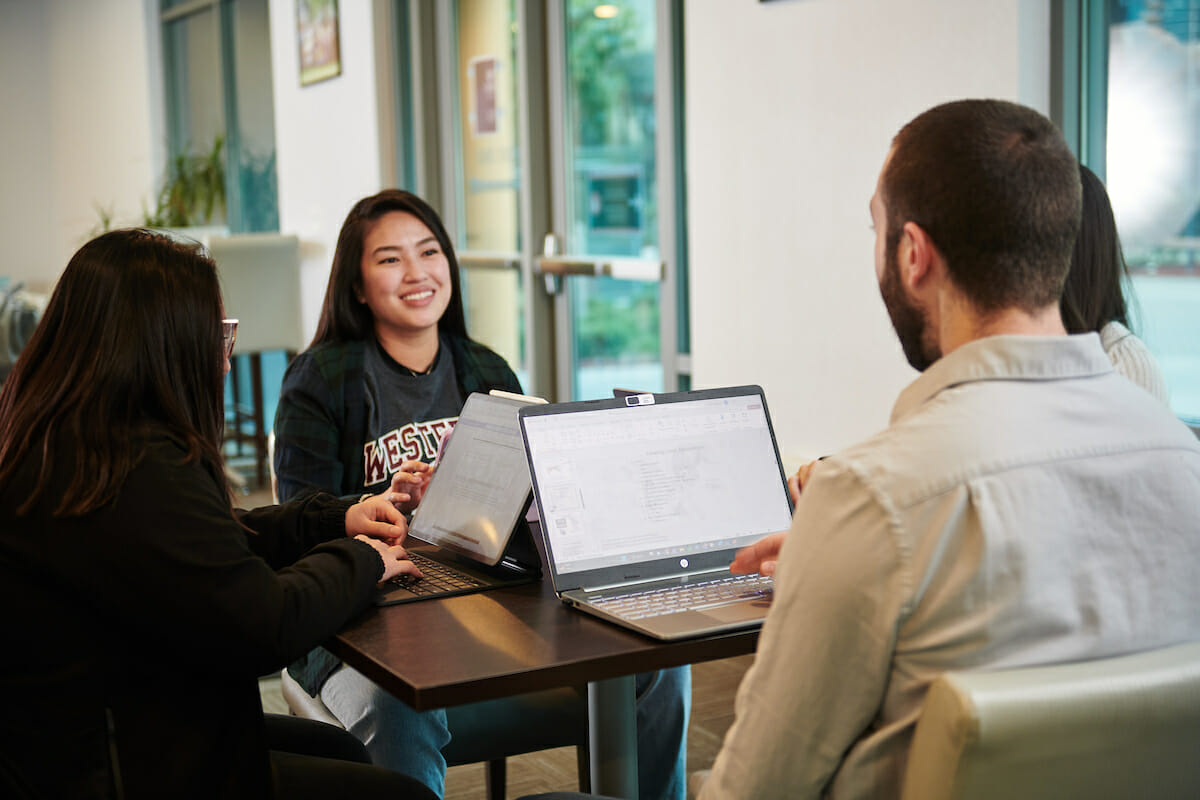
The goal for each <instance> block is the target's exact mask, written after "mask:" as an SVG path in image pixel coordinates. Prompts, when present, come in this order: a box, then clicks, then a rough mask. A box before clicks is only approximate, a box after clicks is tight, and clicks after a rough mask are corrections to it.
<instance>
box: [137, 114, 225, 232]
mask: <svg viewBox="0 0 1200 800" xmlns="http://www.w3.org/2000/svg"><path fill="white" fill-rule="evenodd" d="M224 150H225V137H224V136H218V137H216V139H214V140H213V145H212V149H210V150H209V151H208V152H206V153H195V154H193V153H180V154H178V155H176V156H175V158H174V159H173V160H172V162H171V163H170V165H169V166H168V170H167V179H166V181H165V182H164V183H163V187H162V189H161V190H159V193H158V197H157V199H156V203H155V207H154V210H153V211H152V212H151V211H145V210H144V209H143V220H142V224H143V225H145V226H146V227H147V228H185V227H188V226H191V225H204V224H207V223H209V222H211V221H212V220H213V217H214V215H216V216H224V214H225V155H224ZM218 212H219V213H218Z"/></svg>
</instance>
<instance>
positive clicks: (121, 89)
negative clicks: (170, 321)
mask: <svg viewBox="0 0 1200 800" xmlns="http://www.w3.org/2000/svg"><path fill="white" fill-rule="evenodd" d="M149 47H150V41H149V39H148V29H147V17H146V13H145V0H91V1H90V2H87V3H78V2H74V1H73V0H43V1H42V2H29V0H0V75H4V78H3V80H0V109H3V114H4V123H3V126H0V175H3V176H4V192H3V193H2V194H3V197H2V198H0V275H7V276H11V277H13V278H14V279H17V280H23V281H26V283H27V284H28V285H29V286H31V287H33V288H49V286H50V285H51V284H52V283H53V282H54V281H55V280H56V279H57V277H58V275H59V274H60V273H61V272H62V270H63V268H64V267H65V266H66V264H67V261H68V260H69V259H70V257H71V255H72V254H73V253H74V252H75V250H76V249H78V248H79V246H80V245H81V244H82V243H83V242H84V241H86V240H87V237H88V234H89V232H90V231H91V230H92V229H93V228H94V227H95V226H96V224H97V223H98V222H99V216H98V215H97V213H96V210H95V207H96V206H97V205H99V206H103V207H105V208H108V209H110V210H112V212H113V213H114V215H115V217H116V220H117V221H118V222H125V223H132V222H136V221H137V220H138V219H139V218H140V215H141V208H142V202H143V200H146V201H147V202H149V199H150V198H151V197H152V195H153V188H154V182H155V176H156V174H157V173H156V171H155V165H156V164H158V163H159V162H160V161H161V160H162V157H163V156H162V154H163V152H165V147H164V145H163V143H162V142H160V141H157V139H158V138H160V137H158V136H157V135H156V134H155V133H154V130H155V128H156V127H157V128H158V129H159V130H161V125H157V126H156V123H155V121H154V119H153V117H152V111H151V109H152V107H153V106H157V105H158V102H157V100H155V101H154V103H152V102H151V97H152V94H151V93H152V91H157V89H156V88H154V87H156V86H157V83H156V81H155V80H154V77H153V76H152V75H151V67H150V63H149V62H148V56H147V53H148V50H149Z"/></svg>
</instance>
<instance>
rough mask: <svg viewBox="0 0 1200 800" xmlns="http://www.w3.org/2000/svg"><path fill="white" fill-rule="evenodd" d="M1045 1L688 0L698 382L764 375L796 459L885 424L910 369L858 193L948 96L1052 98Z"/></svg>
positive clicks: (867, 190) (781, 432) (865, 193)
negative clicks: (887, 306)
mask: <svg viewBox="0 0 1200 800" xmlns="http://www.w3.org/2000/svg"><path fill="white" fill-rule="evenodd" d="M1048 5H1049V4H1047V3H1044V2H1038V1H1037V0H1029V1H1028V2H1027V1H1026V0H1022V1H1021V2H1018V0H1007V1H1006V2H988V3H974V2H960V1H959V0H906V2H895V0H781V1H777V2H771V3H766V4H760V3H759V2H757V0H737V1H736V2H732V1H731V0H689V2H688V3H687V6H686V17H685V46H686V81H687V89H686V92H687V97H686V101H687V148H688V152H687V161H688V163H687V166H688V213H689V220H688V231H689V253H690V259H691V261H690V267H691V319H692V366H693V382H694V384H695V385H696V386H698V387H701V386H715V385H722V384H737V383H761V384H762V385H763V387H764V389H765V390H766V392H767V400H768V402H769V403H770V406H771V415H772V417H773V419H774V421H775V425H776V435H777V437H778V439H779V442H780V448H781V450H782V451H783V453H784V457H785V460H786V461H788V462H790V463H791V464H795V463H796V462H797V461H799V460H802V459H807V458H810V457H813V456H817V455H821V454H824V453H829V452H833V451H835V450H837V449H839V448H841V447H844V446H846V445H848V444H851V443H852V442H854V441H856V440H858V439H861V438H863V437H864V436H867V435H869V434H870V433H872V432H874V431H876V430H878V429H880V428H882V427H884V426H885V425H886V424H887V421H888V415H889V413H890V410H891V405H892V402H893V400H894V399H895V396H896V393H897V392H898V391H899V390H900V389H901V388H902V387H903V386H904V385H905V384H906V383H907V382H908V381H910V380H912V378H914V377H915V375H916V373H915V372H913V371H912V370H911V369H910V368H909V367H908V366H907V364H906V362H905V361H904V357H903V354H902V353H901V351H900V347H899V344H898V343H897V342H896V339H895V336H894V334H893V333H892V329H891V325H890V323H889V322H888V319H887V314H886V312H885V311H884V308H883V303H882V301H881V300H880V299H879V292H878V288H877V286H876V281H875V276H874V271H873V255H872V247H873V243H874V238H873V234H872V232H871V230H870V229H869V224H870V217H869V215H868V211H867V203H868V200H869V198H870V196H871V193H872V191H873V190H874V186H875V180H876V177H877V176H878V171H879V167H880V166H881V164H882V161H883V158H884V156H885V155H886V153H887V150H888V147H889V145H890V141H891V137H892V136H893V135H894V134H895V133H896V131H897V130H898V129H899V128H900V127H901V126H902V125H903V124H904V123H905V122H907V121H908V120H909V119H911V118H912V117H913V116H915V115H916V114H918V113H920V112H921V111H923V110H925V109H926V108H928V107H930V106H932V105H935V104H937V103H939V102H942V101H945V100H951V99H956V98H962V97H999V98H1007V99H1015V100H1021V101H1022V102H1026V103H1028V104H1030V105H1033V106H1035V107H1037V108H1039V109H1040V110H1042V111H1046V110H1047V106H1048V92H1049V89H1048V85H1049V77H1048V69H1047V66H1046V65H1048V63H1049V56H1048V46H1049V11H1048Z"/></svg>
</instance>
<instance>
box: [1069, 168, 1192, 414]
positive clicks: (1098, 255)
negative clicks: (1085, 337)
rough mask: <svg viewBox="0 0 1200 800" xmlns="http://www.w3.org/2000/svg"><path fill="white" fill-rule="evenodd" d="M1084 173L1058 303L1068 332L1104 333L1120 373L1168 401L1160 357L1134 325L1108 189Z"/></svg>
mask: <svg viewBox="0 0 1200 800" xmlns="http://www.w3.org/2000/svg"><path fill="white" fill-rule="evenodd" d="M1079 177H1080V179H1081V181H1082V183H1083V217H1082V221H1081V224H1080V227H1079V238H1078V239H1076V240H1075V250H1074V252H1073V253H1072V254H1071V271H1070V272H1068V273H1067V281H1066V283H1065V284H1064V285H1063V293H1062V300H1061V302H1060V303H1059V309H1060V310H1061V312H1062V318H1063V325H1065V326H1066V328H1067V333H1090V332H1093V331H1094V332H1096V333H1098V334H1100V343H1101V344H1102V345H1103V346H1104V352H1106V353H1107V354H1108V358H1109V360H1111V361H1112V362H1113V366H1114V367H1116V368H1117V372H1119V373H1121V374H1122V375H1124V376H1125V377H1126V378H1128V379H1129V380H1131V381H1133V382H1134V383H1136V384H1137V385H1138V386H1141V387H1142V388H1143V389H1145V390H1146V391H1147V392H1149V393H1150V394H1152V395H1154V396H1155V397H1157V398H1158V399H1159V400H1161V401H1163V402H1164V403H1166V402H1167V399H1168V397H1169V395H1168V392H1167V384H1166V381H1164V380H1163V374H1162V370H1161V369H1159V366H1158V362H1157V361H1155V360H1154V356H1153V355H1152V354H1151V353H1150V350H1149V349H1148V348H1147V347H1146V345H1145V343H1143V342H1142V340H1141V339H1139V338H1138V337H1137V336H1135V335H1134V334H1133V333H1132V332H1131V331H1130V330H1129V314H1128V308H1127V304H1126V299H1125V285H1126V284H1127V283H1128V282H1129V270H1128V268H1127V267H1126V265H1125V255H1124V253H1122V251H1121V239H1120V237H1118V236H1117V223H1116V220H1115V219H1114V218H1113V210H1112V205H1111V204H1110V203H1109V200H1108V192H1107V191H1105V189H1104V183H1103V181H1101V180H1100V178H1099V177H1098V176H1097V175H1096V173H1094V172H1092V171H1091V170H1090V169H1088V168H1087V167H1085V166H1083V165H1082V164H1080V165H1079Z"/></svg>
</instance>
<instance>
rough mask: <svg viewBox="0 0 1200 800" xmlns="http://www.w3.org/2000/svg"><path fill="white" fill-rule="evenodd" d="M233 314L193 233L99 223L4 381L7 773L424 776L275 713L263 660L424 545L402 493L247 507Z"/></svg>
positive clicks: (8, 785) (338, 618)
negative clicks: (226, 428) (234, 432)
mask: <svg viewBox="0 0 1200 800" xmlns="http://www.w3.org/2000/svg"><path fill="white" fill-rule="evenodd" d="M221 317H222V303H221V294H220V287H219V284H218V279H217V272H216V268H215V266H214V264H213V262H212V261H211V260H210V259H209V258H208V257H207V256H205V255H204V254H203V253H202V252H201V250H200V248H199V246H197V245H192V246H189V245H185V244H180V243H177V242H174V241H171V240H170V239H168V238H166V237H164V236H161V235H158V234H154V233H151V232H149V231H144V230H122V231H114V232H111V233H107V234H104V235H103V236H100V237H98V238H96V239H94V240H92V241H91V242H89V243H87V244H86V245H84V246H83V247H82V248H81V249H80V250H79V252H77V253H76V254H75V256H74V257H73V258H72V259H71V262H70V263H69V264H68V265H67V268H66V270H65V271H64V272H63V275H62V277H61V278H60V279H59V281H58V285H57V287H56V288H55V290H54V293H53V295H52V297H51V298H50V302H49V305H48V306H47V308H46V312H45V315H44V316H43V318H42V320H41V323H40V325H39V326H38V328H37V330H36V332H35V333H34V335H33V337H32V338H31V339H30V341H29V343H28V344H27V345H26V347H25V349H24V352H23V353H22V354H21V356H20V358H19V359H18V361H17V364H16V367H15V368H14V370H13V372H12V373H11V374H10V375H9V377H8V379H7V381H6V382H5V384H4V387H3V390H2V391H0V606H2V607H3V609H4V610H3V611H2V612H0V614H3V620H4V622H3V630H4V639H5V653H6V656H5V658H4V659H3V664H2V665H0V684H2V685H3V686H4V687H5V711H4V714H3V715H2V717H0V795H3V796H5V797H120V798H141V797H155V798H157V797H206V798H208V797H222V798H229V797H254V798H261V797H273V796H274V797H322V798H328V797H330V796H338V795H340V794H342V793H344V792H348V791H354V790H360V791H362V792H367V793H369V794H382V793H383V792H384V791H387V792H389V793H390V795H389V796H392V797H420V798H424V797H428V796H429V793H428V791H427V790H426V789H425V787H423V786H422V785H421V784H420V783H419V782H417V781H414V780H413V779H412V778H409V777H407V776H404V775H400V774H397V773H395V772H391V771H388V770H385V769H381V768H379V767H374V766H371V765H370V764H369V763H354V762H355V761H360V762H361V761H368V760H369V759H367V758H366V754H365V752H363V750H362V748H361V745H359V744H358V743H357V742H356V741H354V740H353V738H352V737H349V736H348V735H346V734H345V733H344V732H342V731H340V730H338V729H337V728H334V727H333V726H328V725H320V724H318V723H311V722H310V721H308V720H291V721H288V720H286V719H264V715H263V713H262V705H261V702H260V699H259V693H258V682H257V679H258V677H259V676H260V675H264V674H267V673H270V672H272V671H274V670H277V669H279V668H280V667H281V666H282V665H284V664H286V663H288V662H289V661H291V660H292V659H294V658H296V657H297V656H299V655H301V654H303V653H305V652H307V651H308V650H309V649H311V648H312V647H314V646H315V645H317V644H318V643H319V642H322V641H324V640H326V639H327V638H329V637H330V636H331V635H333V634H334V633H335V632H337V630H338V629H339V628H341V627H342V626H343V625H344V624H345V623H346V622H347V621H348V620H349V619H350V618H351V617H353V616H354V615H355V614H357V613H358V612H360V611H362V610H363V609H364V608H366V607H367V606H368V605H369V604H370V601H371V597H372V593H373V591H374V589H375V586H376V583H377V582H378V581H380V580H383V579H386V578H390V577H392V576H394V575H397V574H399V573H401V572H413V571H414V569H415V568H414V567H413V565H412V563H411V562H410V561H408V560H406V559H405V552H404V549H403V548H402V547H400V546H399V545H400V543H401V542H402V541H403V539H404V535H405V532H406V528H405V524H404V520H403V517H402V516H401V515H400V514H399V512H397V511H396V509H395V508H394V506H393V505H392V504H391V503H390V502H389V501H388V499H387V498H374V499H372V500H370V501H368V502H363V503H358V504H355V503H352V502H348V501H345V500H341V499H339V498H336V497H333V496H331V495H319V494H315V493H314V494H309V495H306V496H305V497H303V498H301V499H299V500H296V501H293V502H290V503H287V504H284V505H281V506H273V507H268V508H263V509H258V510H255V511H248V512H244V511H235V510H234V509H233V508H232V505H231V498H230V493H229V490H228V487H227V484H226V482H225V478H224V474H223V471H222V461H221V455H220V449H219V448H220V442H221V436H222V425H223V419H224V412H223V409H222V401H223V390H222V387H223V381H224V376H225V374H226V372H227V371H228V369H229V362H228V357H229V353H230V351H231V349H232V337H233V335H234V332H235V325H234V324H233V323H232V322H223V321H222V319H221ZM284 738H287V739H288V740H289V741H290V742H291V745H290V746H289V748H290V749H289V751H288V752H284V751H283V750H282V749H279V750H272V749H271V745H272V743H273V742H275V741H282V740H283V739H284ZM305 754H307V755H305ZM323 756H331V757H323ZM348 759H349V760H348Z"/></svg>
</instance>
